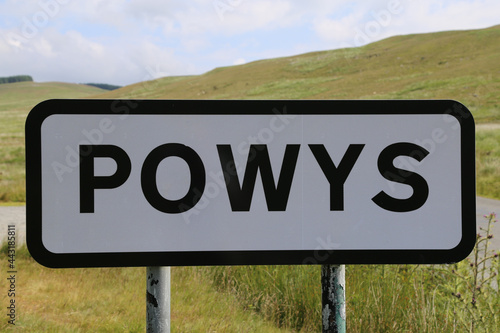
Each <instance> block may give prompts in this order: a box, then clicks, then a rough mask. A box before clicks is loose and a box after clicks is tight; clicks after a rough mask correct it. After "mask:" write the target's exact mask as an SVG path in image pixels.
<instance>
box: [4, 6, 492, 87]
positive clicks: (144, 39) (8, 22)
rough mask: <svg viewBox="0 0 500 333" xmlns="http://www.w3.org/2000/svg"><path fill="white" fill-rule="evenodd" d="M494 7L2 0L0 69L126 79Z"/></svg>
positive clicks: (426, 25)
mask: <svg viewBox="0 0 500 333" xmlns="http://www.w3.org/2000/svg"><path fill="white" fill-rule="evenodd" d="M394 4H397V5H398V6H399V7H398V8H399V9H400V11H398V12H397V13H393V12H391V10H390V9H391V7H390V6H393V5H394ZM217 6H219V7H217ZM388 11H389V12H391V15H390V17H387V16H385V17H384V13H386V12H388ZM498 13H500V2H499V1H498V0H459V1H440V2H439V1H431V0H419V1H418V2H417V1H414V0H373V1H369V2H367V1H352V0H338V1H327V0H310V1H307V2H305V1H299V0H274V1H271V0H192V1H182V0H171V1H168V2H160V1H156V0H88V1H74V0H26V1H21V2H19V1H16V0H5V1H2V2H0V34H1V37H0V64H2V70H3V72H2V73H1V74H2V75H7V74H13V75H15V74H18V73H21V72H22V73H26V72H27V73H28V74H31V75H33V76H34V77H35V79H37V80H64V81H69V82H85V81H101V82H108V83H115V84H128V83H133V82H137V81H141V80H143V79H144V78H145V77H149V78H150V79H151V78H154V77H157V76H163V75H180V74H195V73H201V72H204V71H208V70H210V69H212V68H213V67H215V66H225V65H228V64H232V63H243V62H248V61H253V60H256V59H259V58H266V57H278V56H286V55H292V54H296V53H302V52H310V51H315V50H318V49H332V48H336V47H342V46H347V45H352V46H355V45H360V44H366V43H368V42H373V41H376V40H380V39H382V38H385V37H388V36H391V35H397V34H407V33H418V32H430V31H440V30H450V29H473V28H481V27H486V26H491V25H494V24H499V23H500V19H499V17H498ZM2 37H3V38H2ZM4 72H5V73H4ZM7 72H8V73H7Z"/></svg>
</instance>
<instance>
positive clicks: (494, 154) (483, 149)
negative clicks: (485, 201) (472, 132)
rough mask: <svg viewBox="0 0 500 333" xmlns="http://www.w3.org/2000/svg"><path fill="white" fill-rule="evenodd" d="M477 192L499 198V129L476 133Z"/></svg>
mask: <svg viewBox="0 0 500 333" xmlns="http://www.w3.org/2000/svg"><path fill="white" fill-rule="evenodd" d="M476 170H477V176H476V179H477V180H476V187H477V193H480V194H483V195H486V196H488V197H491V198H496V199H500V130H499V129H483V130H480V131H477V133H476Z"/></svg>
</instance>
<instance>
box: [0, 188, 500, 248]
mask: <svg viewBox="0 0 500 333" xmlns="http://www.w3.org/2000/svg"><path fill="white" fill-rule="evenodd" d="M476 203H477V207H476V216H477V229H478V232H480V231H479V227H481V226H482V227H483V228H485V227H486V222H487V221H486V219H485V218H484V217H483V216H484V215H487V214H489V213H492V212H495V213H498V214H499V215H500V201H499V200H493V199H486V198H481V197H478V198H477V201H476ZM12 224H14V225H15V226H16V234H17V243H18V244H19V245H20V244H22V243H24V242H25V241H26V207H25V206H0V235H1V236H0V240H2V241H3V240H4V239H5V238H6V235H7V228H8V225H12ZM493 234H494V238H493V239H491V245H492V246H491V248H493V249H497V250H500V222H497V223H495V226H494V227H493Z"/></svg>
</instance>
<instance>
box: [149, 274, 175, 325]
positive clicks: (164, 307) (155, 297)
mask: <svg viewBox="0 0 500 333" xmlns="http://www.w3.org/2000/svg"><path fill="white" fill-rule="evenodd" d="M146 275H147V280H146V282H147V286H146V331H147V332H148V333H169V332H170V267H161V266H153V267H148V268H147V269H146Z"/></svg>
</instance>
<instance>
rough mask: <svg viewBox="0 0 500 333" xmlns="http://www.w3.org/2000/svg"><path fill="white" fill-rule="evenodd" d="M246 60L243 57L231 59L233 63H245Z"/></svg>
mask: <svg viewBox="0 0 500 333" xmlns="http://www.w3.org/2000/svg"><path fill="white" fill-rule="evenodd" d="M246 62H247V61H246V60H245V59H244V58H238V59H236V60H235V61H233V65H243V64H245V63H246Z"/></svg>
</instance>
